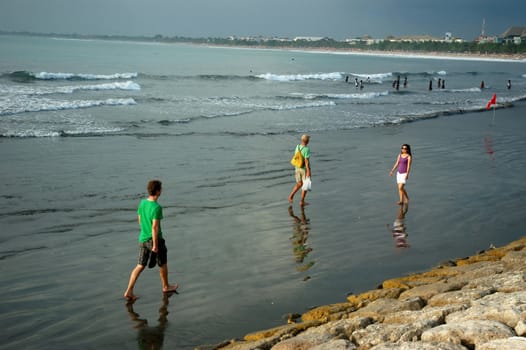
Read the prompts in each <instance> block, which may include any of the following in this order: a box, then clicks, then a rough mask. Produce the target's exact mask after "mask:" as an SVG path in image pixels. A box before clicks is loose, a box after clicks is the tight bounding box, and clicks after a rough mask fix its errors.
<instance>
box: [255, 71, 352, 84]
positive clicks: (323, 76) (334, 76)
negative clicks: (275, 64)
mask: <svg viewBox="0 0 526 350" xmlns="http://www.w3.org/2000/svg"><path fill="white" fill-rule="evenodd" d="M256 77H257V78H260V79H265V80H272V81H284V82H286V81H304V80H341V79H342V73H339V72H333V73H311V74H273V73H265V74H259V75H256Z"/></svg>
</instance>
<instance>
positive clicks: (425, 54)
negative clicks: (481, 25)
mask: <svg viewBox="0 0 526 350" xmlns="http://www.w3.org/2000/svg"><path fill="white" fill-rule="evenodd" d="M195 45H206V46H210V47H225V48H236V49H258V50H282V51H291V52H310V53H324V54H338V55H361V56H378V57H412V58H422V59H447V60H463V61H488V62H525V63H526V54H493V53H481V52H477V53H468V52H465V53H456V52H442V51H382V50H362V49H352V48H350V49H336V48H331V47H327V48H307V47H306V48H291V47H287V46H282V47H267V46H262V45H259V46H241V45H238V46H234V45H232V46H230V45H210V44H195Z"/></svg>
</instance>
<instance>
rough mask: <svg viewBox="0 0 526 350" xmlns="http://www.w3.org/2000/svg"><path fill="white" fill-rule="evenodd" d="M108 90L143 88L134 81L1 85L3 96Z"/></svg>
mask: <svg viewBox="0 0 526 350" xmlns="http://www.w3.org/2000/svg"><path fill="white" fill-rule="evenodd" d="M106 90H124V91H140V90H141V86H140V85H139V84H137V83H135V82H133V81H126V82H113V83H105V84H94V85H70V86H26V85H23V86H8V85H0V93H1V94H16V95H49V94H72V93H74V92H76V91H106Z"/></svg>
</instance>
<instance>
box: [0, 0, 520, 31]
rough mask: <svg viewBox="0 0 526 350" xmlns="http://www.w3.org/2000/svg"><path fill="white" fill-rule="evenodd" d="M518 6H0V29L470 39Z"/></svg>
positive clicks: (369, 1)
mask: <svg viewBox="0 0 526 350" xmlns="http://www.w3.org/2000/svg"><path fill="white" fill-rule="evenodd" d="M524 13H526V2H525V1H523V0H513V1H511V0H504V1H499V2H495V1H494V0H492V1H489V0H455V1H453V0H443V1H430V0H352V1H351V0H323V1H322V0H279V1H278V0H188V1H182V0H1V1H0V30H10V31H35V32H46V33H50V32H55V33H79V34H122V35H155V34H162V35H166V36H173V35H180V36H190V37H210V36H211V37H225V36H229V35H238V36H243V35H265V36H269V35H276V36H282V37H294V36H307V35H308V36H329V37H332V38H336V39H343V38H347V37H357V36H361V35H364V34H370V35H371V36H373V37H379V38H383V37H385V36H387V35H395V36H396V35H409V34H430V35H435V36H442V35H443V34H444V33H445V32H448V31H449V32H453V34H454V35H457V36H461V37H463V38H465V39H468V40H471V39H473V38H474V37H475V36H477V35H478V34H480V31H481V27H482V19H483V18H485V19H486V32H487V33H488V34H501V33H502V32H503V31H504V30H506V29H507V28H508V27H509V26H512V25H521V26H526V23H525V22H526V17H525V16H524Z"/></svg>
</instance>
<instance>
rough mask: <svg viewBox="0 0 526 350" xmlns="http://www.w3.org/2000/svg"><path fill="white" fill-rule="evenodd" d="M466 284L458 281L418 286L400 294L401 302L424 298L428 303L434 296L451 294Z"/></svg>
mask: <svg viewBox="0 0 526 350" xmlns="http://www.w3.org/2000/svg"><path fill="white" fill-rule="evenodd" d="M466 283H467V282H465V281H460V280H456V281H453V282H451V283H448V282H445V281H442V282H437V283H431V284H426V285H423V286H418V287H415V288H411V289H409V290H406V291H405V292H403V293H402V294H400V297H399V299H400V300H405V299H410V298H416V297H419V298H422V299H423V300H425V301H427V300H429V299H430V298H431V297H433V296H435V295H437V294H441V293H445V292H449V291H452V290H459V289H461V288H462V287H463V286H464V285H465V284H466Z"/></svg>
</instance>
